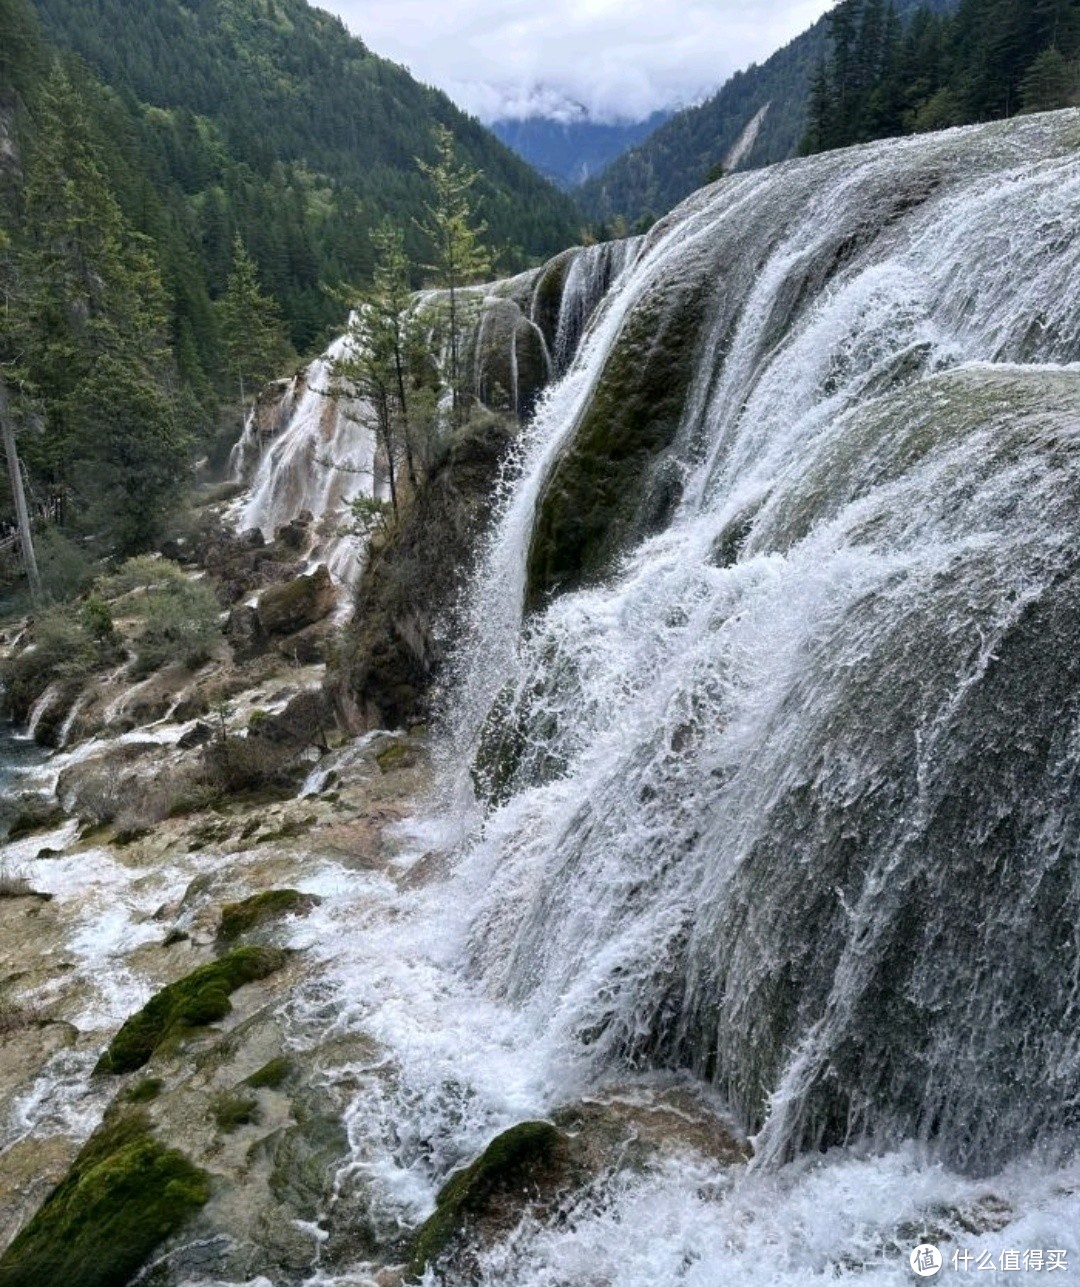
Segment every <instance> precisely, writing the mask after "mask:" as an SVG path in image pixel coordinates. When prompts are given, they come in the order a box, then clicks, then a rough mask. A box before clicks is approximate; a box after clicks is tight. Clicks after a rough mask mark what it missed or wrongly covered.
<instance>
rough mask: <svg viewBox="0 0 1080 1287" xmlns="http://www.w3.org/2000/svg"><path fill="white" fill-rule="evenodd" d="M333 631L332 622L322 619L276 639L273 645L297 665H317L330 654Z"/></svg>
mask: <svg viewBox="0 0 1080 1287" xmlns="http://www.w3.org/2000/svg"><path fill="white" fill-rule="evenodd" d="M335 633H336V631H335V629H334V625H333V623H332V622H330V621H322V622H318V623H316V624H315V625H313V626H308V627H307V628H306V629H304V630H298V631H297V632H296V634H293V635H289V636H288V638H286V639H280V640H278V642H277V644H276V645H275V647H276V649H277V651H278V652H279V653H280V654H281V655H282V656H283V657H287V658H288V659H289V661H292V662H295V663H296V664H297V665H299V666H319V665H321V664H322V663H323V662H325V661H326V659H327V657H328V656H329V655H330V650H331V646H332V644H333V640H334V636H335Z"/></svg>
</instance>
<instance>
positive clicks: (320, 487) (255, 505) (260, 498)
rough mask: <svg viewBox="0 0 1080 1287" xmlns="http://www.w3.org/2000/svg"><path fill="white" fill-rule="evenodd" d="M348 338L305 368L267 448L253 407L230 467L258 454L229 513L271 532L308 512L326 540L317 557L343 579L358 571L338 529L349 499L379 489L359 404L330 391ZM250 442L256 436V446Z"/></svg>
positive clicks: (244, 524)
mask: <svg viewBox="0 0 1080 1287" xmlns="http://www.w3.org/2000/svg"><path fill="white" fill-rule="evenodd" d="M348 344H349V339H348V336H347V335H343V336H341V337H340V338H339V339H337V340H335V341H334V343H333V344H332V345H331V346H330V348H329V349H328V350H327V352H326V354H325V355H324V356H323V357H321V358H319V359H317V361H315V362H313V363H312V365H311V366H310V367H309V368H308V370H307V372H306V374H305V375H304V377H303V379H302V381H300V382H299V384H300V387H299V389H298V390H292V391H290V392H289V393H288V394H287V395H286V398H285V400H284V402H283V404H282V406H281V408H280V409H279V411H278V416H277V418H278V421H279V422H280V423H281V425H282V427H281V428H280V430H279V431H278V433H277V434H276V436H274V437H272V438H271V439H270V442H269V445H268V446H265V447H263V446H262V445H261V435H260V431H259V427H258V425H257V423H255V418H256V416H257V412H256V413H253V416H252V419H251V420H249V423H248V427H247V429H246V430H245V434H244V437H243V438H242V439H241V441H240V443H239V444H238V447H237V448H236V449H235V450H234V455H233V466H234V471H242V470H243V469H244V467H245V462H250V461H251V460H252V459H253V458H256V459H258V464H257V466H256V468H255V470H254V475H253V477H252V481H251V487H250V491H249V493H248V495H247V496H246V498H245V500H244V502H243V504H242V506H241V507H240V508H239V510H238V513H237V516H236V523H237V526H238V528H239V529H240V530H246V529H248V528H259V529H260V530H261V531H262V533H263V535H264V536H266V537H272V536H273V534H274V532H275V530H276V529H277V528H278V527H281V526H282V525H284V524H285V523H288V522H290V521H291V520H292V519H294V518H296V517H297V516H299V515H300V514H303V513H305V512H307V513H308V514H311V515H312V516H314V517H315V518H316V519H317V520H319V522H320V529H321V530H320V532H319V535H320V536H321V538H322V539H323V541H324V542H325V544H324V546H323V549H322V552H321V555H320V557H321V559H322V561H324V562H326V563H327V564H328V566H329V568H330V571H331V573H333V575H334V576H335V577H336V578H337V579H338V580H340V581H343V582H345V583H350V582H351V581H352V580H353V579H354V577H355V575H356V573H357V572H358V571H359V567H358V561H359V558H360V552H359V551H358V549H357V545H356V541H355V539H353V538H351V537H349V536H342V534H341V528H342V526H343V525H344V524H345V523H346V521H347V518H348V507H349V504H350V502H351V501H353V500H355V499H356V498H357V497H361V496H378V497H381V496H383V494H384V491H385V484H384V480H383V478H382V476H381V470H380V468H379V465H378V463H377V460H376V437H375V430H374V427H373V424H372V422H371V417H370V414H369V412H368V409H367V407H366V404H364V403H362V402H357V401H354V400H350V399H346V398H339V397H336V396H332V393H331V385H332V372H333V365H334V363H335V362H336V361H338V360H339V359H340V358H341V357H342V356H343V355H344V354H345V353H346V351H347V349H348ZM253 442H258V444H259V445H258V447H257V449H256V448H255V447H253V445H252V444H253ZM237 476H239V477H243V476H244V475H243V473H242V472H241V473H238V475H237Z"/></svg>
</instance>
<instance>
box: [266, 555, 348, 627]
mask: <svg viewBox="0 0 1080 1287" xmlns="http://www.w3.org/2000/svg"><path fill="white" fill-rule="evenodd" d="M336 602H337V590H336V589H335V587H334V582H333V579H332V578H331V576H330V570H329V568H327V566H326V564H325V563H322V564H320V565H319V566H318V567H317V568H316V569H315V571H314V572H312V573H311V574H310V575H309V576H298V577H296V579H295V580H293V581H285V582H282V583H281V584H279V585H272V586H271V587H270V588H269V589H268V590H264V591H263V593H262V594H261V595H260V596H259V604H258V614H259V625H260V626H261V628H262V630H263V633H264V634H267V635H291V634H293V633H294V632H295V631H297V630H303V629H304V627H305V626H310V625H313V624H314V623H315V622H316V621H321V620H322V619H323V617H327V616H329V615H330V613H331V612H332V611H333V609H334V604H335V603H336Z"/></svg>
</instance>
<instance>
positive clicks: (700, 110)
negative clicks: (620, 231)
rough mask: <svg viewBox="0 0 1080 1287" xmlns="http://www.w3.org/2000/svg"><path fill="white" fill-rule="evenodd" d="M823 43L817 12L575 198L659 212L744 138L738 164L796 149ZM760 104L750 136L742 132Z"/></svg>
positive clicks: (597, 205) (747, 165)
mask: <svg viewBox="0 0 1080 1287" xmlns="http://www.w3.org/2000/svg"><path fill="white" fill-rule="evenodd" d="M920 7H922V8H930V9H934V10H946V9H950V8H952V7H954V6H953V0H929V3H927V4H925V5H920V4H919V0H897V4H896V9H897V11H898V12H899V13H901V14H903V13H908V12H910V11H912V10H914V9H916V8H920ZM828 48H829V38H828V24H827V21H826V20H825V19H824V18H822V19H820V20H819V21H818V22H816V23H814V25H813V26H812V27H810V28H808V30H806V31H804V32H803V33H802V35H800V36H796V38H795V39H794V40H793V41H791V43H790V44H787V45H785V46H784V47H783V48H782V49H779V50H777V52H776V53H775V54H773V55H772V57H771V58H769V59H767V60H766V61H765V62H764V63H761V64H760V65H759V64H756V63H755V64H753V65H751V66H750V67H748V68H747V69H746V71H740V72H736V74H735V75H734V76H732V78H731V79H730V80H729V81H728V82H727V83H726V84H725V85H724V86H723V88H722V89H721V90H720V91H719V92H718V93H716V94H714V95H713V97H712V98H710V99H708V100H706V102H704V103H701V104H700V105H699V106H697V107H691V108H688V109H686V110H685V111H682V112H678V113H676V115H675V116H673V117H672V118H671V120H670V121H668V122H667V124H666V125H662V126H661V127H660V128H659V129H658V130H657V131H656V132H655V133H654V134H652V135H651V136H650V137H649V138H648V139H646V140H645V141H644V142H643V143H642V144H640V145H639V146H638V147H635V148H632V149H631V150H630V151H629V152H627V153H625V154H624V155H623V156H621V157H619V158H618V159H617V160H616V161H614V162H613V163H612V164H611V165H610V166H609V167H608V168H607V169H606V170H605V171H604V172H603V173H602V174H599V175H597V176H596V177H595V178H594V179H591V180H589V182H588V183H586V184H584V185H583V186H582V188H581V189H580V191H579V192H578V194H577V196H578V203H579V205H581V207H582V209H583V210H584V211H585V212H586V214H587V215H589V217H590V218H593V219H598V220H608V219H611V218H612V217H613V216H615V215H622V216H624V217H625V218H626V219H627V220H628V221H630V222H631V223H632V222H634V221H635V220H637V219H639V218H640V217H641V216H643V215H647V214H655V215H659V214H664V213H665V212H666V211H668V210H670V209H671V208H672V207H673V206H675V205H677V204H678V203H679V202H680V201H681V200H682V199H683V198H684V197H686V196H689V194H690V193H691V192H693V191H694V189H695V188H699V187H700V186H701V185H702V184H703V183H705V182H706V181H707V179H708V176H709V174H710V172H711V171H714V168H715V167H717V166H723V167H724V168H725V169H726V168H731V167H732V162H733V159H734V158H733V157H732V153H733V150H737V149H738V145H739V144H740V142H741V141H742V142H747V141H748V142H749V144H750V145H749V147H747V149H746V151H745V153H744V154H743V155H742V156H741V157H740V158H739V159H738V166H739V168H741V169H755V168H757V167H759V166H763V165H772V164H773V163H774V162H776V161H783V160H785V159H787V158H788V157H790V156H794V155H795V154H796V152H797V151H798V148H799V143H800V141H801V140H802V137H803V134H804V132H805V130H806V122H807V105H808V103H809V99H810V87H811V82H812V80H813V76H814V72H815V71H816V70H817V68H818V66H819V65H820V64H821V62H822V61H823V59H824V58H825V57H826V55H827V53H828ZM764 109H767V110H765V112H764V116H763V118H762V119H761V121H760V125H759V128H758V130H757V133H756V136H754V137H753V138H750V139H747V140H744V138H743V136H744V133H745V132H747V130H748V127H750V126H751V124H752V122H753V121H754V120H755V117H757V115H758V113H760V112H762V111H763V110H764Z"/></svg>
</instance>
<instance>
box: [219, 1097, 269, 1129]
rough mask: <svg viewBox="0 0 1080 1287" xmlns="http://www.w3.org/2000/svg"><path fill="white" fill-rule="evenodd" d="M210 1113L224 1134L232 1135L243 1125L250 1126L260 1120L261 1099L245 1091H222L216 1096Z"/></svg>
mask: <svg viewBox="0 0 1080 1287" xmlns="http://www.w3.org/2000/svg"><path fill="white" fill-rule="evenodd" d="M210 1115H211V1116H212V1117H213V1119H214V1122H215V1124H216V1126H217V1128H218V1130H219V1131H221V1132H222V1134H224V1135H231V1134H232V1133H233V1131H236V1130H239V1129H240V1127H241V1126H250V1125H251V1124H252V1122H257V1121H258V1120H259V1101H258V1100H257V1099H256V1098H255V1096H254V1095H249V1094H245V1093H243V1092H236V1091H222V1092H221V1094H219V1095H215V1096H214V1099H213V1101H212V1103H211V1105H210Z"/></svg>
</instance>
